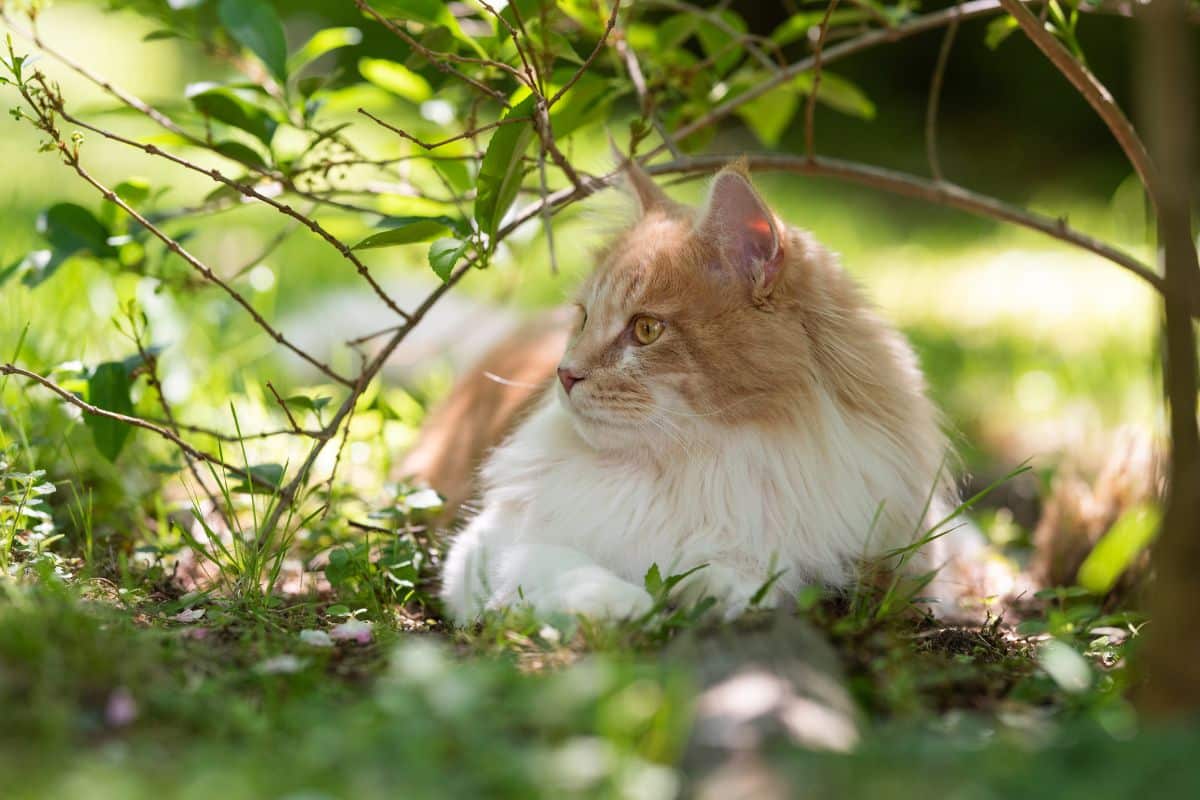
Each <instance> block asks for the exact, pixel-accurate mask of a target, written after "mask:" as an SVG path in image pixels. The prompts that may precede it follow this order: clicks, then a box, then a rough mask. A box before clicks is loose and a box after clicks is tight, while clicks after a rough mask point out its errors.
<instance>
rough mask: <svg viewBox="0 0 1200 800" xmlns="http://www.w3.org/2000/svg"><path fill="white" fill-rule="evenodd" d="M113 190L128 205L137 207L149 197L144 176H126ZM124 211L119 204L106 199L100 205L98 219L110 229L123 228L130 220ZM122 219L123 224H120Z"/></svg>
mask: <svg viewBox="0 0 1200 800" xmlns="http://www.w3.org/2000/svg"><path fill="white" fill-rule="evenodd" d="M113 192H114V193H115V194H116V195H117V197H119V198H121V199H122V200H124V201H125V202H126V203H127V204H128V205H131V206H134V207H137V206H140V205H141V204H142V203H144V202H146V200H147V198H149V197H150V184H149V182H147V181H146V179H145V178H128V179H126V180H123V181H121V182H120V183H118V184H117V185H116V186H114V187H113ZM124 213H125V212H123V211H122V210H121V208H120V206H118V205H117V204H116V203H113V202H109V201H107V200H106V201H105V202H104V203H103V204H102V205H101V206H100V219H101V221H102V222H103V223H104V224H105V225H106V226H108V228H109V229H110V231H114V232H115V231H121V230H124V229H125V225H127V224H128V222H129V221H130V220H129V219H128V218H126V217H125V216H124ZM122 221H124V223H125V224H121V223H122Z"/></svg>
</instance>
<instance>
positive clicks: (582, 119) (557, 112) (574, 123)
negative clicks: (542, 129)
mask: <svg viewBox="0 0 1200 800" xmlns="http://www.w3.org/2000/svg"><path fill="white" fill-rule="evenodd" d="M565 80H566V79H565V78H564V82H565ZM620 92H621V90H620V89H616V90H614V88H613V86H612V85H611V84H610V83H609V82H608V81H606V80H603V79H601V78H597V77H595V76H593V75H584V76H582V77H581V78H580V79H579V80H578V81H576V83H575V85H574V86H572V87H571V88H570V89H569V90H567V93H566V94H565V95H563V97H562V99H560V100H559V101H558V102H557V103H555V104H554V107H553V108H551V109H550V128H551V130H553V131H554V136H555V138H558V139H562V138H565V137H566V136H569V135H570V134H571V133H572V132H574V131H576V130H578V129H579V128H581V127H583V126H584V125H586V124H588V123H589V122H592V121H593V120H596V119H598V118H600V117H603V116H605V115H606V114H607V113H608V109H609V106H610V105H611V104H612V101H613V100H614V99H615V98H616V97H617V95H618V94H620Z"/></svg>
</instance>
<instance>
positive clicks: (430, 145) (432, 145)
mask: <svg viewBox="0 0 1200 800" xmlns="http://www.w3.org/2000/svg"><path fill="white" fill-rule="evenodd" d="M358 113H360V114H362V115H363V116H364V117H366V118H368V119H370V120H371V121H372V122H374V123H376V124H377V125H379V126H380V127H383V128H387V129H388V130H389V131H391V132H392V133H394V134H396V135H397V136H399V137H400V138H402V139H407V140H408V141H410V142H412V143H413V144H415V145H418V146H419V147H421V149H423V150H436V149H437V148H439V147H442V146H444V145H448V144H451V143H453V142H458V141H462V140H463V139H472V138H474V137H475V136H477V135H479V134H481V133H483V132H484V131H490V130H491V129H492V128H499V127H501V126H502V125H513V124H515V123H517V122H528V121H529V120H530V119H531V118H530V117H503V118H502V119H498V120H496V121H495V122H489V123H488V124H486V125H479V126H477V127H472V128H471V129H470V130H467V131H464V132H463V133H460V134H458V135H456V136H451V137H450V138H448V139H441V140H439V141H436V142H423V141H421V140H420V139H418V138H417V137H415V136H413V135H412V134H411V133H408V132H407V131H405V130H403V129H401V128H397V127H396V126H395V125H392V124H391V123H388V122H384V121H383V120H381V119H380V118H379V117H377V116H375V115H374V114H372V113H371V112H370V111H367V110H366V109H365V108H359V109H358Z"/></svg>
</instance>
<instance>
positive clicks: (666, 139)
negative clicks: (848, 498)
mask: <svg viewBox="0 0 1200 800" xmlns="http://www.w3.org/2000/svg"><path fill="white" fill-rule="evenodd" d="M613 47H615V48H616V50H617V55H618V56H620V58H621V61H622V62H623V63H624V64H625V71H626V72H627V73H629V80H630V82H631V83H632V84H633V90H634V91H635V92H637V96H638V103H639V104H640V106H641V111H642V116H643V117H645V118H646V119H647V120H649V121H650V124H651V126H653V128H654V130H655V131H656V132H657V133H658V135H659V137H660V138H661V139H662V141H663V144H665V145H666V146H667V150H668V151H670V153H671V157H672V158H679V157H680V156H682V155H683V153H681V152H680V151H679V147H678V146H677V145H676V144H675V139H674V137H672V136H671V134H670V133H668V132H667V129H666V126H664V125H663V124H662V120H661V119H659V118H658V113H657V112H656V111H655V108H654V97H653V96H652V95H651V94H650V93H649V91H648V90H647V88H646V76H645V74H644V73H643V72H642V65H641V62H639V61H638V57H637V53H635V52H634V50H633V47H632V46H630V44H629V41H628V39H626V38H625V31H624V30H621V29H618V30H617V31H616V35H615V36H614V37H613Z"/></svg>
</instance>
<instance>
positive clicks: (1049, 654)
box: [1038, 639, 1092, 694]
mask: <svg viewBox="0 0 1200 800" xmlns="http://www.w3.org/2000/svg"><path fill="white" fill-rule="evenodd" d="M1038 663H1039V664H1041V667H1042V669H1044V670H1045V671H1046V674H1048V675H1049V676H1050V677H1051V678H1053V679H1054V682H1055V683H1057V684H1058V685H1059V686H1060V687H1061V688H1062V689H1063V690H1064V691H1066V692H1070V693H1072V694H1078V693H1079V692H1085V691H1087V690H1088V689H1089V688H1091V685H1092V668H1091V666H1090V665H1089V664H1088V661H1087V659H1086V658H1084V657H1083V656H1082V655H1080V654H1079V651H1077V650H1076V649H1075V648H1074V647H1071V645H1069V644H1066V643H1065V642H1060V641H1058V640H1057V639H1050V640H1049V641H1047V642H1045V643H1043V644H1042V646H1041V647H1039V648H1038Z"/></svg>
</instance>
